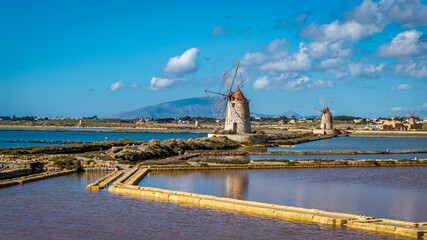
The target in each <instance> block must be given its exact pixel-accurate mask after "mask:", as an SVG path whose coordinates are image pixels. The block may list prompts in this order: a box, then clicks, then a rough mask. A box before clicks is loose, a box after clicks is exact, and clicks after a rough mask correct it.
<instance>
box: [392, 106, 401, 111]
mask: <svg viewBox="0 0 427 240" xmlns="http://www.w3.org/2000/svg"><path fill="white" fill-rule="evenodd" d="M402 110H403V108H402V107H393V108H391V111H392V112H398V111H402Z"/></svg>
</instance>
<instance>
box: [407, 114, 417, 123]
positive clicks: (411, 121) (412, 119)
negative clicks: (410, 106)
mask: <svg viewBox="0 0 427 240" xmlns="http://www.w3.org/2000/svg"><path fill="white" fill-rule="evenodd" d="M408 112H409V111H408ZM409 114H410V115H411V117H410V118H409V125H415V124H416V123H415V116H414V114H415V111H413V112H412V113H411V112H409Z"/></svg>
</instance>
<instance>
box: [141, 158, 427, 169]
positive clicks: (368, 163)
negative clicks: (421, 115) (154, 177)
mask: <svg viewBox="0 0 427 240" xmlns="http://www.w3.org/2000/svg"><path fill="white" fill-rule="evenodd" d="M416 166H427V160H426V159H421V160H355V161H353V160H337V161H298V160H295V161H289V162H282V163H269V162H260V163H257V162H256V161H255V162H251V163H249V164H210V165H207V164H204V165H152V166H147V168H149V169H150V170H152V171H181V170H238V169H239V170H252V169H253V170H254V169H297V168H354V167H416Z"/></svg>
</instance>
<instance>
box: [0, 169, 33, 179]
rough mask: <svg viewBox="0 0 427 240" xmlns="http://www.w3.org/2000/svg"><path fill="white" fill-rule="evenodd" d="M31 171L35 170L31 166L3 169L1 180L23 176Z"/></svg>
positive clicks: (0, 174) (0, 175) (0, 173)
mask: <svg viewBox="0 0 427 240" xmlns="http://www.w3.org/2000/svg"><path fill="white" fill-rule="evenodd" d="M31 173H33V170H32V169H31V168H21V169H13V170H7V171H1V172H0V180H3V179H9V178H17V177H22V176H26V175H30V174H31Z"/></svg>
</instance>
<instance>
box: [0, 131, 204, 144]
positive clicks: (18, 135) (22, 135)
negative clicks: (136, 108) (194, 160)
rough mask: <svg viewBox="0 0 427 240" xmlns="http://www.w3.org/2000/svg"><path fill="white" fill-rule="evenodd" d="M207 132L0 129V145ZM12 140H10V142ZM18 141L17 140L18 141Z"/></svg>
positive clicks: (147, 138)
mask: <svg viewBox="0 0 427 240" xmlns="http://www.w3.org/2000/svg"><path fill="white" fill-rule="evenodd" d="M201 137H207V134H184V133H174V134H171V133H126V132H124V133H121V132H77V131H69V132H68V131H67V132H59V131H58V132H56V131H13V130H4V131H0V147H29V146H45V145H49V144H47V143H30V142H28V141H67V140H68V141H82V142H92V141H105V140H109V141H110V140H118V139H124V138H128V139H133V140H136V141H142V140H145V141H149V140H151V139H158V140H166V139H171V138H183V139H186V140H187V139H189V138H201ZM10 141H12V142H10ZM18 141H19V142H18Z"/></svg>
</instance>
